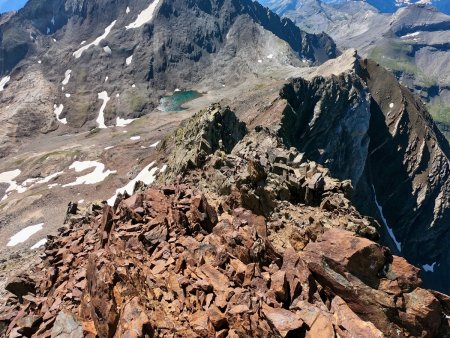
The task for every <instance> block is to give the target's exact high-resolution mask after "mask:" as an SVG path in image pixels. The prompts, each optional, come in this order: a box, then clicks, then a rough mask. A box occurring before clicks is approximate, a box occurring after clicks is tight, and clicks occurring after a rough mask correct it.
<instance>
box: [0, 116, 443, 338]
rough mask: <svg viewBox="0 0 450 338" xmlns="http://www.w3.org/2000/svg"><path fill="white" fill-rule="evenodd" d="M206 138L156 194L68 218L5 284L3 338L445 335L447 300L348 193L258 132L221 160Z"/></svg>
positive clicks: (173, 162) (221, 151)
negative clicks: (38, 256) (382, 239)
mask: <svg viewBox="0 0 450 338" xmlns="http://www.w3.org/2000/svg"><path fill="white" fill-rule="evenodd" d="M210 113H211V114H213V115H214V116H215V118H214V119H212V120H211V121H215V120H216V118H217V116H216V115H215V114H218V111H217V110H214V111H211V112H210ZM227 114H228V113H227ZM201 121H203V122H202V123H206V124H207V123H208V122H207V121H209V120H208V119H204V120H203V119H202V120H201ZM236 126H237V128H238V129H239V130H241V129H242V128H241V126H240V125H236ZM214 130H215V129H214ZM204 131H205V130H203V131H201V133H200V134H201V135H199V137H198V139H200V140H203V141H202V145H201V146H199V148H196V147H194V148H192V144H191V145H190V148H189V151H188V154H186V151H185V150H184V149H180V148H177V149H175V151H174V153H175V155H173V154H174V153H172V155H170V154H167V159H168V164H169V167H168V169H167V172H166V173H165V174H166V176H163V177H162V178H161V180H164V182H163V183H164V184H162V185H161V186H159V185H158V183H157V184H155V185H154V186H153V187H147V188H145V187H142V185H139V186H138V187H139V188H138V189H137V190H138V191H137V192H136V194H135V195H133V196H131V197H130V196H120V198H119V199H118V200H117V202H116V205H115V207H109V206H96V207H93V208H91V210H90V211H89V212H86V213H85V214H84V215H83V216H81V215H75V216H74V217H72V218H70V222H68V225H67V227H66V228H64V229H62V230H61V235H60V236H59V237H52V238H51V239H50V240H49V242H48V243H47V246H46V248H45V251H44V254H43V258H42V262H40V263H39V264H37V265H36V266H35V267H34V269H33V271H30V276H32V278H31V277H29V276H21V277H20V278H18V279H12V280H11V282H10V283H9V285H8V288H7V289H8V290H10V291H11V292H12V293H13V294H14V295H15V296H11V298H10V299H9V301H8V303H7V304H5V305H4V306H3V307H2V308H1V316H0V329H1V330H2V332H1V334H2V336H5V337H15V336H19V335H21V334H22V335H28V336H30V335H33V336H36V337H52V336H53V337H61V338H62V337H72V338H76V337H89V338H91V337H92V338H95V337H100V338H110V337H111V338H113V337H114V338H119V337H124V338H125V337H136V338H137V337H215V338H222V337H223V338H225V337H229V338H231V337H264V338H266V337H287V336H306V337H310V338H316V337H325V338H328V337H330V338H331V337H338V336H339V337H371V338H372V337H393V338H400V337H408V336H409V337H441V336H442V337H445V336H446V334H448V332H449V330H448V329H449V323H448V320H446V316H448V315H449V308H450V298H448V297H447V296H445V295H442V294H439V293H432V292H429V291H427V290H424V289H422V288H420V285H421V282H420V278H419V276H418V270H417V269H416V268H414V267H412V266H411V265H409V264H408V263H407V262H406V261H405V260H403V259H401V258H398V257H393V256H392V255H391V254H390V252H389V250H387V249H386V248H384V247H382V246H380V245H379V244H377V243H375V242H374V241H373V239H376V238H377V235H376V232H375V230H374V229H375V227H374V225H375V224H374V223H373V221H372V220H371V219H369V218H367V217H364V216H362V215H360V214H359V213H358V212H357V211H356V209H355V208H354V207H352V205H351V203H350V201H349V200H348V199H347V197H346V196H348V193H349V191H348V190H349V187H350V185H349V183H348V182H339V181H338V180H335V179H333V178H331V177H330V176H329V173H328V171H327V170H326V169H325V168H323V167H321V166H319V165H317V164H316V163H313V162H309V161H307V160H306V159H304V158H303V155H302V154H299V153H298V152H297V151H296V150H295V149H286V148H284V147H283V146H282V142H280V140H279V139H278V137H277V136H275V135H274V134H273V133H271V132H269V131H268V130H266V129H264V128H257V130H256V131H252V132H250V133H249V134H248V135H247V136H246V137H245V138H244V139H243V140H241V141H239V140H238V139H233V142H231V143H229V142H228V141H227V142H228V143H229V144H228V146H226V147H224V148H222V147H220V146H219V145H220V144H221V143H222V144H223V142H219V141H220V140H216V141H217V142H216V143H217V144H215V146H214V147H213V148H214V149H215V150H214V151H215V152H214V151H212V149H210V148H208V144H207V143H205V142H206V141H205V139H204V135H208V133H207V132H205V133H204ZM242 133H243V130H242ZM242 133H241V132H239V133H238V134H239V135H238V136H239V137H243V135H242ZM202 135H203V136H202ZM200 136H201V137H200ZM209 136H211V135H209ZM209 136H208V137H209ZM211 137H212V136H211ZM194 139H197V138H196V137H194ZM178 142H181V144H182V143H183V140H181V141H180V139H178ZM199 149H200V150H199ZM202 149H203V150H202ZM205 149H207V150H208V149H209V150H208V151H205ZM197 150H199V151H197ZM178 156H182V157H183V156H185V158H184V157H183V160H182V161H181V160H180V158H178ZM185 160H186V161H187V162H186V161H185ZM186 168H189V169H186ZM175 177H176V179H175Z"/></svg>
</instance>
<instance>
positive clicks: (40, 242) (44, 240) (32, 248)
mask: <svg viewBox="0 0 450 338" xmlns="http://www.w3.org/2000/svg"><path fill="white" fill-rule="evenodd" d="M45 244H47V238H43V239H41V240H40V241H39V242H37V243H36V244H35V245H33V246H32V247H31V248H30V250H36V249H39V248H40V247H42V246H44V245H45Z"/></svg>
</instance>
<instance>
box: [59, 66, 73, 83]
mask: <svg viewBox="0 0 450 338" xmlns="http://www.w3.org/2000/svg"><path fill="white" fill-rule="evenodd" d="M71 74H72V70H70V69H68V70H66V73H65V75H64V76H65V77H64V80H63V82H61V83H62V84H63V85H64V86H66V85H67V84H68V83H69V80H70V75H71Z"/></svg>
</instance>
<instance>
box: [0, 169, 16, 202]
mask: <svg viewBox="0 0 450 338" xmlns="http://www.w3.org/2000/svg"><path fill="white" fill-rule="evenodd" d="M20 173H21V171H20V170H19V169H16V170H12V171H7V172H4V173H1V174H0V183H6V184H9V187H8V189H6V191H5V195H4V196H3V197H2V199H1V201H4V200H6V199H7V198H8V193H9V192H11V191H14V190H17V188H18V185H17V182H16V181H15V180H14V179H15V178H16V177H17V176H19V175H20Z"/></svg>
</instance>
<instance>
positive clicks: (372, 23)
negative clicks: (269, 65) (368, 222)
mask: <svg viewBox="0 0 450 338" xmlns="http://www.w3.org/2000/svg"><path fill="white" fill-rule="evenodd" d="M440 3H442V4H444V2H442V1H441V2H440ZM266 5H267V6H269V7H270V8H271V9H272V10H274V11H275V12H276V13H278V14H279V15H282V16H285V17H289V18H290V19H292V20H293V21H294V22H295V23H296V24H298V25H299V27H301V28H303V29H305V30H306V31H309V32H322V31H324V32H326V33H327V34H329V35H330V36H331V37H332V38H333V39H334V41H336V44H337V45H338V47H339V48H340V49H342V50H345V49H347V48H356V49H358V52H359V53H360V54H361V55H364V56H366V57H370V58H371V59H374V60H375V61H377V62H379V63H380V64H381V65H383V66H384V67H386V68H388V69H390V70H391V71H393V72H394V74H395V75H396V77H397V78H398V79H399V80H400V81H401V82H402V83H403V84H404V85H406V86H407V87H408V88H410V89H411V90H412V91H413V92H415V93H416V94H418V95H420V96H421V97H422V99H423V100H424V101H425V102H426V103H428V105H429V107H430V111H431V112H432V113H433V115H434V118H435V120H436V121H437V122H439V126H440V127H441V130H443V131H444V132H445V133H446V135H447V136H448V130H449V128H448V125H449V123H450V119H449V112H448V107H449V105H450V95H449V88H450V86H449V84H450V81H449V78H448V76H447V75H446V74H448V73H449V72H448V71H446V70H447V69H448V65H449V61H448V60H449V48H448V47H449V46H448V43H447V42H448V40H449V28H450V17H449V15H448V14H444V13H442V12H439V11H438V10H436V9H435V8H433V7H430V6H426V5H423V4H422V5H410V6H405V7H401V8H399V7H395V11H390V10H389V12H390V13H384V12H383V10H382V12H380V11H379V9H380V8H379V7H378V9H377V8H376V7H377V6H375V7H373V5H371V4H370V2H366V1H342V2H332V3H326V2H324V1H318V0H308V1H304V0H302V1H292V5H291V6H289V7H279V4H278V2H277V1H275V2H270V1H269V2H267V3H266Z"/></svg>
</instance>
